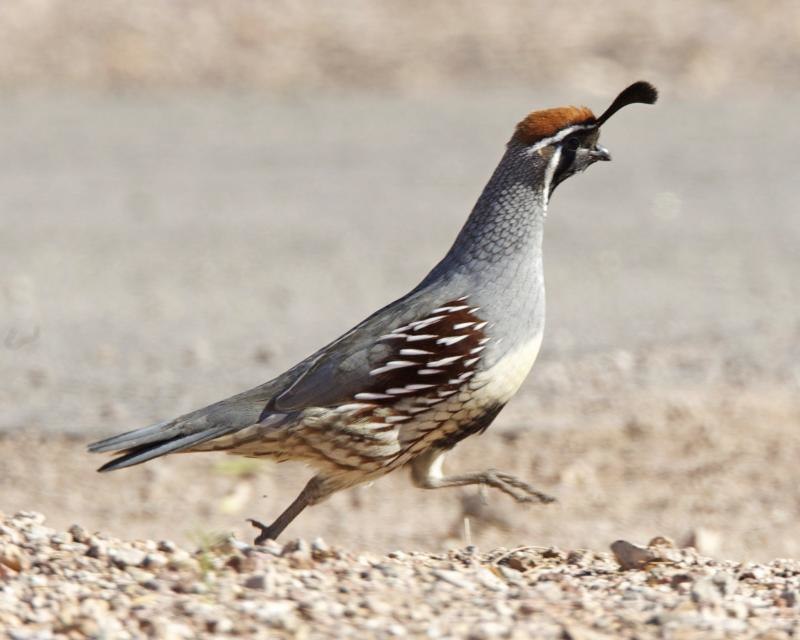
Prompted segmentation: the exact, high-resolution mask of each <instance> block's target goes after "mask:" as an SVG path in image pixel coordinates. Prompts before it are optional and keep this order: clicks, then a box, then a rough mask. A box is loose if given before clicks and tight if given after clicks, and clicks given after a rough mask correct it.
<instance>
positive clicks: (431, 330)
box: [268, 295, 487, 412]
mask: <svg viewBox="0 0 800 640" xmlns="http://www.w3.org/2000/svg"><path fill="white" fill-rule="evenodd" d="M477 312H478V309H477V308H472V307H471V305H470V304H469V303H468V300H467V298H466V297H462V298H456V299H453V298H452V297H450V296H448V297H447V298H444V300H436V299H435V298H433V299H432V297H431V296H422V295H420V296H413V297H409V298H406V299H404V300H403V302H402V304H392V305H389V307H386V308H384V309H382V310H381V311H379V312H378V313H377V314H375V315H373V316H371V317H370V318H367V320H365V321H364V322H363V323H361V324H360V325H358V326H357V327H356V328H355V329H353V330H352V331H351V332H349V333H347V334H345V335H344V336H342V337H341V338H340V339H339V340H337V341H336V342H334V343H332V344H331V345H329V346H328V347H327V348H325V349H323V350H322V351H320V352H319V355H318V356H317V358H316V360H314V361H313V362H312V363H311V365H310V366H309V367H308V368H306V369H305V371H304V372H303V373H302V374H300V375H299V376H298V377H297V378H296V379H295V380H294V382H293V383H292V384H291V385H290V386H289V387H288V388H287V389H286V390H285V391H284V392H282V393H280V394H279V395H278V396H276V398H275V400H274V401H273V403H272V404H271V405H270V406H269V407H268V409H269V410H274V411H278V412H292V411H299V410H301V409H304V408H306V407H329V406H335V405H341V404H347V403H349V402H353V401H362V400H363V401H370V402H373V401H374V402H378V403H379V404H384V403H386V404H392V403H393V402H394V401H397V400H400V399H401V398H403V397H406V396H407V395H409V394H413V393H415V392H418V391H422V390H426V391H427V390H431V389H434V388H443V387H444V386H448V385H451V384H453V383H454V382H455V381H457V380H458V376H459V375H467V376H471V375H473V374H472V373H469V371H471V370H472V369H473V368H474V367H475V364H476V363H477V361H478V360H479V359H480V355H479V354H480V352H481V351H482V350H483V348H484V346H483V345H484V344H485V341H484V340H483V339H484V338H485V335H484V333H483V328H484V327H485V326H486V324H487V323H486V322H485V321H483V319H482V318H481V317H480V316H479V315H478V314H477ZM465 379H466V378H465ZM459 382H460V381H459ZM448 388H449V387H448Z"/></svg>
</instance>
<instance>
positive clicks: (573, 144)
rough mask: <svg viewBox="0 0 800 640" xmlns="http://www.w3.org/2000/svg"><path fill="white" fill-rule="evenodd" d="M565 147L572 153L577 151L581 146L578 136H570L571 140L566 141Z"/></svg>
mask: <svg viewBox="0 0 800 640" xmlns="http://www.w3.org/2000/svg"><path fill="white" fill-rule="evenodd" d="M564 146H565V147H566V148H567V149H570V150H571V151H575V150H576V149H577V148H578V147H580V146H581V141H580V138H578V136H569V138H567V139H566V140H564Z"/></svg>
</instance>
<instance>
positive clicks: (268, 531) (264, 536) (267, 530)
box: [247, 518, 276, 545]
mask: <svg viewBox="0 0 800 640" xmlns="http://www.w3.org/2000/svg"><path fill="white" fill-rule="evenodd" d="M247 522H249V523H250V524H252V525H253V526H254V527H255V528H256V529H260V530H261V533H259V534H258V536H257V537H256V539H255V541H254V543H253V544H256V545H262V544H264V543H265V542H266V541H267V540H274V539H275V537H276V536H275V535H274V534H273V533H272V527H268V526H267V525H265V524H263V523H261V522H259V521H258V520H254V519H253V518H248V519H247Z"/></svg>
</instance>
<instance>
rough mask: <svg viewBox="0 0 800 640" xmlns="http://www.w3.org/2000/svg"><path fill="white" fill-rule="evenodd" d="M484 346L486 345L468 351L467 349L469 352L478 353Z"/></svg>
mask: <svg viewBox="0 0 800 640" xmlns="http://www.w3.org/2000/svg"><path fill="white" fill-rule="evenodd" d="M485 348H486V345H483V346H482V347H475V348H474V349H470V351H469V352H470V353H480V352H481V351H483V350H484V349H485Z"/></svg>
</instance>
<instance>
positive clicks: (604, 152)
mask: <svg viewBox="0 0 800 640" xmlns="http://www.w3.org/2000/svg"><path fill="white" fill-rule="evenodd" d="M589 156H590V157H591V158H592V160H594V161H595V162H597V161H598V160H604V161H606V162H608V161H610V160H611V154H610V153H609V152H608V149H606V148H605V147H603V146H600V145H599V144H597V145H595V146H594V149H592V150H591V151H590V152H589Z"/></svg>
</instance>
